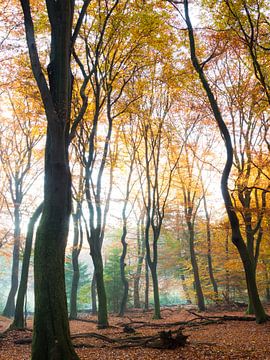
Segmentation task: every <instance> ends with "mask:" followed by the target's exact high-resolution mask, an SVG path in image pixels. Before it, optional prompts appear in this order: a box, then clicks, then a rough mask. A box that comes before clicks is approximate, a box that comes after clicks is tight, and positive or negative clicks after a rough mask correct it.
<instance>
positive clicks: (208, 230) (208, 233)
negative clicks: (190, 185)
mask: <svg viewBox="0 0 270 360" xmlns="http://www.w3.org/2000/svg"><path fill="white" fill-rule="evenodd" d="M203 206H204V212H205V218H206V236H207V262H208V272H209V277H210V281H211V284H212V286H213V290H214V294H215V300H217V299H218V286H217V282H216V279H215V276H214V271H213V264H212V244H211V228H210V216H209V213H208V209H207V202H206V197H205V193H204V194H203Z"/></svg>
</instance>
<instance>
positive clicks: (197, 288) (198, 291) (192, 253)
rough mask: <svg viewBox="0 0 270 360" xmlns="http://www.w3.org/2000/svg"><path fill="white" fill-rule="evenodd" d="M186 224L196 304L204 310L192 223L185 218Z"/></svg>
mask: <svg viewBox="0 0 270 360" xmlns="http://www.w3.org/2000/svg"><path fill="white" fill-rule="evenodd" d="M187 226H188V233H189V250H190V259H191V265H192V270H193V276H194V284H195V291H196V297H197V304H198V308H199V310H200V311H205V303H204V296H203V291H202V286H201V280H200V275H199V268H198V263H197V259H196V254H195V249H194V225H193V224H192V223H191V221H189V220H187Z"/></svg>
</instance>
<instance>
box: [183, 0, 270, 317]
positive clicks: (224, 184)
mask: <svg viewBox="0 0 270 360" xmlns="http://www.w3.org/2000/svg"><path fill="white" fill-rule="evenodd" d="M184 10H185V21H186V24H187V27H188V36H189V44H190V56H191V61H192V64H193V67H194V69H195V71H196V72H197V74H198V76H199V78H200V81H201V83H202V86H203V88H204V90H205V92H206V95H207V98H208V101H209V104H210V106H211V108H212V111H213V114H214V117H215V120H216V122H217V125H218V127H219V130H220V132H221V134H222V137H223V139H224V142H225V147H226V153H227V159H226V164H225V167H224V170H223V173H222V178H221V190H222V195H223V199H224V203H225V207H226V211H227V214H228V218H229V221H230V225H231V230H232V242H233V243H234V245H235V246H236V247H237V249H238V251H239V254H240V257H241V260H242V263H243V267H244V270H245V275H246V282H247V289H248V294H249V300H250V302H251V305H252V306H253V308H254V312H255V316H256V321H257V322H258V323H261V322H265V321H266V319H267V316H266V314H265V311H264V308H263V306H262V304H261V301H260V298H259V294H258V289H257V285H256V278H255V271H254V266H255V264H254V262H253V261H252V259H251V257H250V255H249V252H248V249H247V246H246V244H245V242H244V240H243V237H242V234H241V231H240V226H239V219H238V217H237V214H236V212H235V210H234V208H233V203H232V199H231V196H230V193H229V190H228V178H229V175H230V171H231V167H232V163H233V147H232V141H231V136H230V133H229V131H228V128H227V126H226V124H225V122H224V120H223V117H222V114H221V111H220V109H219V106H218V103H217V100H216V98H215V96H214V94H213V92H212V90H211V87H210V85H209V82H208V81H207V78H206V76H205V73H204V68H203V65H202V64H201V63H200V62H199V60H198V57H197V54H196V47H195V39H194V33H193V27H192V24H191V21H190V17H189V10H188V1H187V0H185V1H184Z"/></svg>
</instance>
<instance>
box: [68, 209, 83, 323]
mask: <svg viewBox="0 0 270 360" xmlns="http://www.w3.org/2000/svg"><path fill="white" fill-rule="evenodd" d="M81 211H82V210H81V204H79V203H78V204H77V209H76V213H75V214H73V215H72V217H73V224H74V238H73V248H72V267H73V274H72V284H71V292H70V312H69V318H70V319H76V318H77V316H78V308H77V293H78V287H79V281H80V269H79V255H80V252H81V247H82V241H83V238H82V236H83V234H82V229H81V222H80V221H81Z"/></svg>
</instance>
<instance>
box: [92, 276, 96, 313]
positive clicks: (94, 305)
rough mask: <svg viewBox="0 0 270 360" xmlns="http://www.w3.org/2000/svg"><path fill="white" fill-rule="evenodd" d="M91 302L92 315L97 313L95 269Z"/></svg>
mask: <svg viewBox="0 0 270 360" xmlns="http://www.w3.org/2000/svg"><path fill="white" fill-rule="evenodd" d="M91 303H92V315H97V292H96V275H95V270H94V273H93V276H92V281H91Z"/></svg>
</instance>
